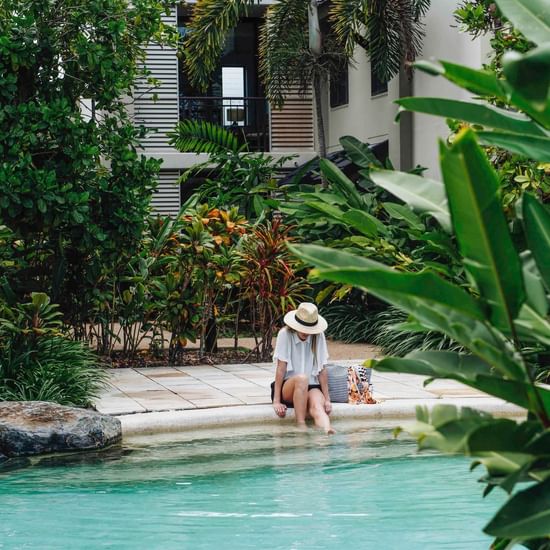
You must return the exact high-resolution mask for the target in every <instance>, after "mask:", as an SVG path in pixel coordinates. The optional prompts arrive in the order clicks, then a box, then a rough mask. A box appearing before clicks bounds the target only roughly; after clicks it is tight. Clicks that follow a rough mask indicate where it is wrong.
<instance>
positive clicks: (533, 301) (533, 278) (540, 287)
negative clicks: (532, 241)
mask: <svg viewBox="0 0 550 550" xmlns="http://www.w3.org/2000/svg"><path fill="white" fill-rule="evenodd" d="M520 257H521V263H522V271H523V281H524V283H525V294H526V300H525V304H524V305H523V306H522V307H525V305H528V306H529V307H530V308H531V309H533V310H534V311H535V312H536V313H538V315H540V316H542V317H546V315H547V314H548V298H547V297H546V292H545V290H544V283H543V281H542V278H541V276H540V271H539V270H538V268H537V265H536V263H535V260H534V258H533V255H532V253H531V251H530V250H525V251H523V252H522V253H521V254H520ZM520 316H521V314H520Z"/></svg>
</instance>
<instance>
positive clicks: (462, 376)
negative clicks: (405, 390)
mask: <svg viewBox="0 0 550 550" xmlns="http://www.w3.org/2000/svg"><path fill="white" fill-rule="evenodd" d="M374 368H375V369H376V370H377V371H380V372H403V373H408V374H419V375H422V376H429V377H430V378H446V379H449V380H457V381H458V382H462V383H468V382H475V379H476V377H477V376H478V375H480V374H485V375H487V376H489V375H491V366H490V365H489V364H488V363H486V362H485V361H483V360H481V359H479V358H478V357H475V356H473V355H464V354H459V353H455V352H451V351H438V352H436V351H431V352H426V351H423V352H420V351H417V352H413V353H409V354H408V355H407V356H406V357H404V358H397V357H387V358H384V359H382V360H380V361H377V362H376V365H375V367H374ZM468 385H470V384H468Z"/></svg>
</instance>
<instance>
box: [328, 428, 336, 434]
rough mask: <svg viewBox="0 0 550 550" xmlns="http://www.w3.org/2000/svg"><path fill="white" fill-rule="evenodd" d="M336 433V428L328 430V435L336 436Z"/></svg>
mask: <svg viewBox="0 0 550 550" xmlns="http://www.w3.org/2000/svg"><path fill="white" fill-rule="evenodd" d="M335 433H336V430H335V429H334V428H329V429H328V430H327V435H334V434H335Z"/></svg>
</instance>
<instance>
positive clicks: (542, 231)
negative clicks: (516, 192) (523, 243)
mask: <svg viewBox="0 0 550 550" xmlns="http://www.w3.org/2000/svg"><path fill="white" fill-rule="evenodd" d="M523 225H524V228H525V236H526V238H527V244H528V246H529V249H530V250H531V252H532V254H533V256H534V258H535V262H536V264H537V268H538V270H539V272H540V274H541V276H542V279H543V281H544V284H545V285H546V288H547V289H548V290H550V252H549V251H550V213H549V212H548V210H547V208H546V207H545V206H543V205H542V204H540V203H539V202H538V201H537V199H535V198H534V197H533V196H532V195H530V194H529V193H525V194H524V195H523Z"/></svg>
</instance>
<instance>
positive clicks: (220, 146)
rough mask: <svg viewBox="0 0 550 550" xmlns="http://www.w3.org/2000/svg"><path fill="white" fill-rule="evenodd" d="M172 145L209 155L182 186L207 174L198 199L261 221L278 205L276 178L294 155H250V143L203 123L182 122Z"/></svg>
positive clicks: (190, 171) (196, 195)
mask: <svg viewBox="0 0 550 550" xmlns="http://www.w3.org/2000/svg"><path fill="white" fill-rule="evenodd" d="M169 135H170V143H171V144H172V145H173V146H174V147H175V148H176V149H177V150H178V151H181V152H182V153H187V152H193V153H209V155H210V156H209V159H208V161H206V162H200V163H197V164H195V165H194V166H192V167H191V168H189V169H188V170H187V171H185V172H184V173H183V175H182V176H181V178H180V182H181V183H185V182H187V181H188V180H189V177H190V176H191V175H192V174H197V173H203V174H204V173H205V174H206V176H205V179H204V182H203V183H202V184H201V185H200V186H199V187H198V188H197V190H196V191H195V193H194V198H195V200H196V201H198V202H199V203H202V202H208V204H209V205H210V206H211V207H213V208H220V209H225V210H227V209H229V208H232V207H234V206H236V207H238V208H239V211H240V212H241V214H243V215H244V216H245V217H246V218H247V219H252V218H258V217H260V216H262V215H263V214H267V212H269V210H270V209H272V208H273V207H276V206H277V203H276V202H275V201H274V200H273V198H272V195H273V194H274V192H275V191H276V189H277V182H276V175H277V174H278V173H279V172H280V170H281V169H282V168H283V166H284V165H285V163H287V162H288V161H289V160H291V159H292V158H293V157H292V156H282V157H279V158H278V159H275V158H273V157H272V156H271V155H265V154H264V153H249V152H248V150H247V144H246V142H245V143H243V144H239V142H238V140H237V138H236V137H235V135H234V134H233V133H232V132H230V131H229V130H226V129H225V128H223V127H222V126H218V125H216V124H212V123H210V122H206V121H202V120H200V121H199V120H184V121H181V122H179V123H178V124H177V125H176V127H175V129H174V130H173V131H172V132H171V133H170V134H169Z"/></svg>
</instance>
